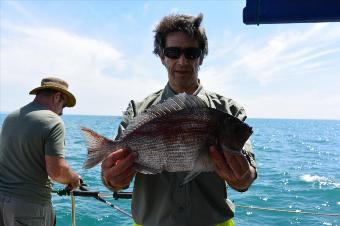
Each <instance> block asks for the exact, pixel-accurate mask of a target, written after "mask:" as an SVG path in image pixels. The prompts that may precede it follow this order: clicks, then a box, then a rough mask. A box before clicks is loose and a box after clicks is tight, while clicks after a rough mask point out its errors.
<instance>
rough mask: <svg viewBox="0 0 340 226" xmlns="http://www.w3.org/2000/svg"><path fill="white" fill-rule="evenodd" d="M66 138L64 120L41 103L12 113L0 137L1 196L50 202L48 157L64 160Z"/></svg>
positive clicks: (6, 120)
mask: <svg viewBox="0 0 340 226" xmlns="http://www.w3.org/2000/svg"><path fill="white" fill-rule="evenodd" d="M64 135H65V129H64V123H63V121H62V119H61V118H60V117H59V116H58V115H57V114H55V113H54V112H52V111H50V110H48V109H47V108H46V107H44V106H42V105H40V104H38V103H35V102H32V103H29V104H28V105H26V106H24V107H22V108H20V109H19V110H17V111H15V112H13V113H11V114H9V115H8V116H7V117H6V119H5V121H4V123H3V126H2V130H1V134H0V193H2V194H7V195H11V196H14V197H16V198H21V199H25V200H27V201H32V202H37V203H46V202H50V201H51V187H52V183H51V181H50V179H49V177H48V174H47V171H46V164H45V155H49V156H59V157H64Z"/></svg>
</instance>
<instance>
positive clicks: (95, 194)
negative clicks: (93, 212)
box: [52, 180, 132, 226]
mask: <svg viewBox="0 0 340 226" xmlns="http://www.w3.org/2000/svg"><path fill="white" fill-rule="evenodd" d="M86 186H87V185H86V184H84V182H83V180H81V181H80V186H79V190H71V189H70V188H69V187H66V188H64V189H62V190H53V191H52V193H57V194H58V195H59V196H64V195H70V196H71V206H72V226H76V217H75V215H76V214H75V213H76V212H75V196H83V197H93V198H95V199H97V200H98V201H100V202H103V203H105V204H106V205H108V206H110V207H112V208H114V209H115V210H117V211H119V212H121V213H122V214H124V215H126V216H128V217H130V218H132V215H131V214H130V213H128V212H126V211H125V210H123V209H121V208H120V207H118V206H117V205H114V204H112V203H111V202H109V201H107V200H105V199H104V198H103V197H102V195H100V193H99V192H98V191H89V190H88V189H87V188H86ZM115 193H116V195H115ZM115 193H114V194H113V198H114V199H115V200H117V199H131V197H132V193H131V192H126V193H125V192H123V193H124V194H118V193H117V192H115ZM119 193H121V192H119Z"/></svg>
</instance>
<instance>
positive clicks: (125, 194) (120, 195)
mask: <svg viewBox="0 0 340 226" xmlns="http://www.w3.org/2000/svg"><path fill="white" fill-rule="evenodd" d="M52 192H53V193H57V194H58V195H60V196H63V195H70V192H67V191H66V192H65V191H64V189H63V190H57V191H56V190H54V191H52ZM91 193H96V195H98V196H100V197H103V198H104V197H108V198H114V199H115V200H117V199H122V198H123V199H131V196H132V193H131V192H114V193H113V194H104V193H99V192H91ZM91 193H90V195H87V193H86V192H85V191H79V192H78V193H75V195H77V196H93V195H92V194H91ZM108 205H112V204H111V203H110V204H108ZM235 206H236V207H240V208H246V209H254V210H262V211H271V212H281V213H293V214H309V215H317V216H327V217H340V214H337V213H319V212H308V211H301V210H285V209H275V208H265V207H258V206H247V205H238V204H237V205H236V204H235ZM118 211H120V210H118ZM124 214H125V213H124ZM125 215H127V214H125Z"/></svg>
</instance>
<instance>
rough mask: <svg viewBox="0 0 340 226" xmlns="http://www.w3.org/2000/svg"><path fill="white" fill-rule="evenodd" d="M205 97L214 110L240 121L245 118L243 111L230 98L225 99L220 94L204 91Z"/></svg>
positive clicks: (242, 108)
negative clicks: (208, 99) (209, 100)
mask: <svg viewBox="0 0 340 226" xmlns="http://www.w3.org/2000/svg"><path fill="white" fill-rule="evenodd" d="M205 92H206V94H207V96H209V98H210V99H211V101H212V103H213V105H214V106H215V108H216V109H218V110H221V111H225V112H227V113H229V114H231V115H233V116H235V117H238V118H239V119H241V120H245V119H246V118H247V116H246V112H245V109H244V107H243V106H242V105H240V104H239V103H238V102H237V101H235V100H234V99H232V98H228V97H225V96H223V95H221V94H218V93H216V92H211V91H205Z"/></svg>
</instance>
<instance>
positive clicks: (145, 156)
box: [82, 93, 252, 174]
mask: <svg viewBox="0 0 340 226" xmlns="http://www.w3.org/2000/svg"><path fill="white" fill-rule="evenodd" d="M82 131H83V133H84V135H85V138H86V140H87V144H88V160H87V161H86V162H85V164H84V167H85V168H91V167H93V166H94V165H96V164H98V163H99V162H100V161H102V159H103V158H104V156H105V155H107V154H108V153H110V152H112V150H117V149H118V148H122V147H128V148H130V149H131V150H132V151H135V152H137V153H138V157H137V159H136V161H135V168H136V170H137V171H139V172H142V173H160V172H162V171H164V170H166V171H169V172H178V171H192V172H194V173H195V174H197V173H199V172H201V171H212V170H213V163H212V161H211V159H210V157H209V154H208V146H209V145H211V144H215V145H217V146H218V147H219V149H222V148H229V149H234V150H236V151H239V150H240V149H241V148H242V147H243V145H244V143H245V142H246V140H247V139H248V138H249V136H250V135H251V134H252V128H251V127H250V126H248V125H247V124H246V123H244V122H242V121H241V120H239V119H237V118H235V117H233V116H231V115H229V114H227V113H225V112H222V111H219V110H217V109H213V108H209V107H208V106H207V105H206V104H205V102H203V101H202V100H201V99H200V98H199V97H197V96H192V95H188V94H185V93H183V94H179V95H176V96H174V97H173V98H170V99H168V100H166V101H165V102H163V103H160V104H157V105H153V106H151V107H150V108H149V109H147V110H146V111H145V112H143V113H141V114H140V115H138V116H137V117H135V118H134V119H132V120H131V121H130V123H129V125H128V127H127V128H126V130H125V131H124V132H123V134H122V136H121V137H120V138H119V139H118V140H116V141H112V140H110V139H107V138H100V139H99V138H98V137H101V136H100V135H98V134H96V133H95V132H93V131H91V130H89V129H86V128H83V129H82ZM94 134H95V135H94ZM95 140H101V141H100V142H94V141H95ZM104 143H105V144H104Z"/></svg>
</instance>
